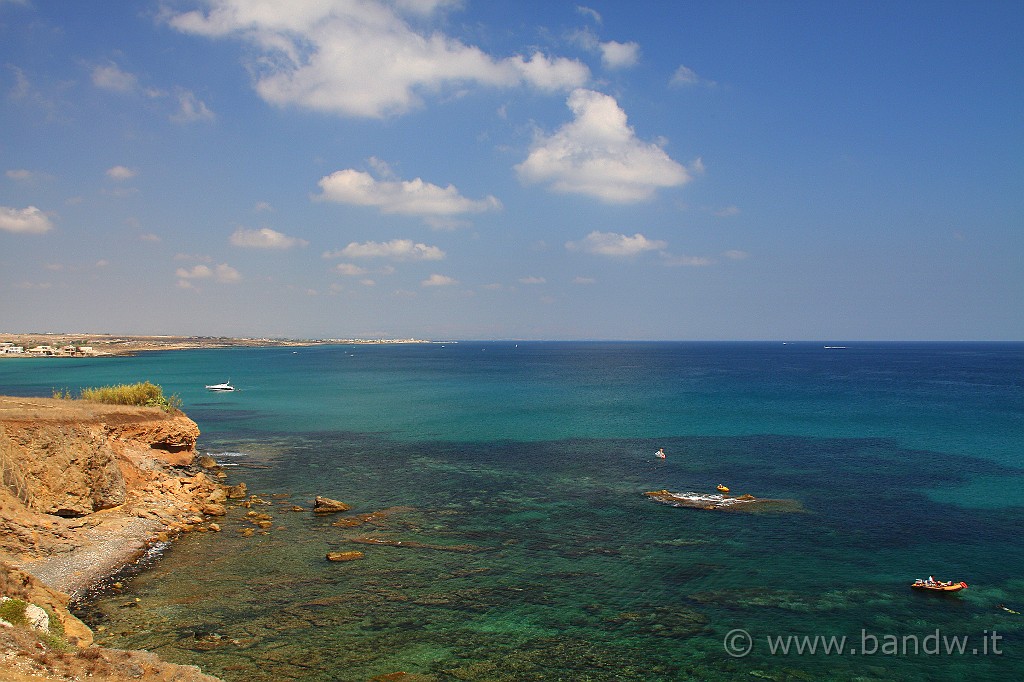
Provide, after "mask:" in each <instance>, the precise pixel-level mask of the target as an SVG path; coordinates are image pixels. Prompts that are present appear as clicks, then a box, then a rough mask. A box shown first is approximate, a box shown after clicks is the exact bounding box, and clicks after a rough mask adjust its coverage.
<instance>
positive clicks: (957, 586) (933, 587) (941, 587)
mask: <svg viewBox="0 0 1024 682" xmlns="http://www.w3.org/2000/svg"><path fill="white" fill-rule="evenodd" d="M910 587H911V588H912V589H915V590H921V591H922V592H959V591H960V590H962V589H964V588H965V587H967V583H965V582H963V581H960V582H958V583H956V582H953V581H952V580H951V581H949V582H945V583H944V582H942V581H941V580H933V579H931V578H929V579H928V580H921V579H920V578H918V579H917V580H915V581H914V583H913V584H912V585H911V586H910Z"/></svg>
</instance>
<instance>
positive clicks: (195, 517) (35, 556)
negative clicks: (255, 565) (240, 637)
mask: <svg viewBox="0 0 1024 682" xmlns="http://www.w3.org/2000/svg"><path fill="white" fill-rule="evenodd" d="M198 436H199V428H198V427H197V426H196V424H195V422H193V421H192V420H191V419H189V418H188V417H187V416H185V415H184V414H183V413H181V412H178V411H175V412H172V413H167V412H164V411H163V410H161V409H159V408H148V407H125V406H115V405H103V404H97V403H89V402H84V401H78V400H55V399H43V398H40V399H35V398H10V397H0V475H2V479H0V483H2V485H0V595H2V596H5V597H7V598H8V599H7V600H6V601H5V600H2V599H0V602H2V603H3V604H4V607H5V611H4V612H5V613H7V612H8V611H10V610H11V609H12V608H14V606H13V605H18V604H22V603H24V604H25V605H30V604H34V605H36V606H39V607H42V609H43V610H44V611H45V612H47V613H48V614H49V616H50V618H51V619H55V620H56V621H59V623H57V622H54V623H52V624H51V625H52V627H51V628H50V630H49V632H50V633H52V632H54V631H56V632H58V633H59V636H58V639H59V640H60V643H67V644H70V645H72V646H73V647H75V646H77V647H79V648H80V649H81V651H79V652H78V653H77V654H76V653H75V652H74V651H65V652H62V651H60V646H59V645H56V644H55V646H56V647H57V648H56V649H54V650H53V652H52V653H53V656H50V657H47V661H46V662H40V660H39V659H40V654H39V651H40V648H41V649H44V650H49V649H47V647H48V645H49V644H51V643H52V642H50V641H49V640H48V639H47V636H49V635H47V633H46V632H44V633H42V634H41V635H39V636H40V637H42V639H39V638H38V637H36V636H35V635H33V633H31V632H29V631H26V630H25V629H24V628H18V627H14V628H11V627H0V658H2V659H4V660H5V662H6V663H7V664H8V667H9V668H10V669H11V670H19V669H20V670H22V672H23V673H25V674H29V675H38V674H52V675H54V677H53V678H52V679H58V678H60V676H61V675H65V676H66V675H72V676H74V675H77V674H79V673H83V674H85V673H88V674H92V675H101V676H103V678H104V679H127V678H128V677H129V676H130V677H131V678H132V679H143V680H157V679H171V677H174V679H182V680H213V679H215V678H211V677H208V676H205V675H202V674H201V673H199V672H198V670H196V669H194V668H189V667H187V666H174V665H172V664H169V663H164V662H162V661H160V660H159V659H157V658H156V657H154V656H152V655H150V654H145V653H139V652H134V653H133V652H113V653H111V652H109V651H107V650H103V649H98V648H96V647H90V645H91V643H92V633H91V631H90V630H89V628H88V627H86V626H85V624H83V623H82V622H81V621H79V620H78V619H77V618H75V616H74V615H72V614H71V613H70V612H69V611H68V609H67V605H68V603H69V601H70V599H71V598H72V597H77V596H82V595H83V594H85V593H86V591H87V590H88V589H89V588H90V587H93V586H95V585H96V584H98V583H99V582H100V581H102V580H103V579H104V578H106V577H109V576H110V575H111V574H113V573H114V572H116V571H117V570H118V569H119V568H121V567H122V566H125V565H127V564H129V563H131V562H132V561H133V560H135V559H136V558H138V557H139V556H141V555H142V553H144V552H145V551H146V549H147V548H148V547H149V546H150V545H152V544H153V543H156V542H158V541H166V540H168V539H169V538H170V537H172V536H173V535H174V534H176V533H180V532H185V531H189V530H192V529H196V528H200V527H201V528H203V529H211V530H216V529H217V528H218V527H217V526H216V524H212V523H210V524H208V519H207V517H209V516H211V515H212V516H219V515H222V514H224V513H225V512H226V509H225V506H224V502H225V501H226V499H227V493H226V491H225V489H224V487H223V486H222V485H221V484H220V483H219V482H218V481H217V480H216V479H217V478H218V476H221V477H222V476H223V474H220V473H218V472H215V471H214V470H213V469H210V470H208V471H209V473H207V472H204V471H202V470H199V468H198V467H195V466H193V461H194V460H195V459H196V452H195V444H196V439H197V438H198ZM207 524H208V525H207ZM12 600H13V601H12ZM15 612H17V609H15ZM0 624H2V622H0ZM54 628H55V630H54ZM51 639H52V638H51ZM25 647H27V649H26V648H25ZM61 666H63V667H61ZM76 666H77V667H76ZM83 666H84V667H83ZM122 669H123V670H129V671H130V672H131V674H130V675H128V674H127V673H126V674H125V675H126V676H124V677H122V676H121V675H122V673H121V672H119V670H122ZM62 671H63V672H62ZM90 671H91V672H90ZM3 679H7V678H3ZM12 679H14V678H12Z"/></svg>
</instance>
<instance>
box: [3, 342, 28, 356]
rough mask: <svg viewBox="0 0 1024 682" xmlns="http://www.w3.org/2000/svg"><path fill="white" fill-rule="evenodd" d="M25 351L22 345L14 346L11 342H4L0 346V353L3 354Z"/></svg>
mask: <svg viewBox="0 0 1024 682" xmlns="http://www.w3.org/2000/svg"><path fill="white" fill-rule="evenodd" d="M24 352H25V347H24V346H15V345H14V344H13V343H5V344H3V347H2V348H0V353H3V354H4V355H22V354H23V353H24Z"/></svg>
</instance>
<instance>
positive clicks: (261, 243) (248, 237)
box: [231, 227, 309, 249]
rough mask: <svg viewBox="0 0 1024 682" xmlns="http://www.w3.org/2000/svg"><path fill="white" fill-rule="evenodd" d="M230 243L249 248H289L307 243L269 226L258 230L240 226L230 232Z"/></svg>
mask: <svg viewBox="0 0 1024 682" xmlns="http://www.w3.org/2000/svg"><path fill="white" fill-rule="evenodd" d="M231 243H232V244H233V245H234V246H241V247H243V248H250V249H290V248H292V247H293V246H306V245H308V244H309V242H307V241H306V240H304V239H299V238H298V237H289V236H288V235H285V234H282V233H280V232H278V231H277V230H272V229H270V228H269V227H262V228H260V229H258V230H250V229H247V228H244V227H240V228H238V229H237V230H235V231H234V232H232V233H231Z"/></svg>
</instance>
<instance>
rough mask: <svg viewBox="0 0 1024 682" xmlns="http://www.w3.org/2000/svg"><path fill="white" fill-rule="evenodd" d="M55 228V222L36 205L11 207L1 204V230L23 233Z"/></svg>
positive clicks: (47, 230) (35, 232) (40, 231)
mask: <svg viewBox="0 0 1024 682" xmlns="http://www.w3.org/2000/svg"><path fill="white" fill-rule="evenodd" d="M51 229H53V223H52V222H51V221H50V218H49V217H47V215H46V214H45V213H43V212H42V211H40V210H39V209H38V208H36V207H35V206H29V207H28V208H9V207H7V206H0V230H3V231H5V232H16V233H21V234H42V233H44V232H49V231H50V230H51Z"/></svg>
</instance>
